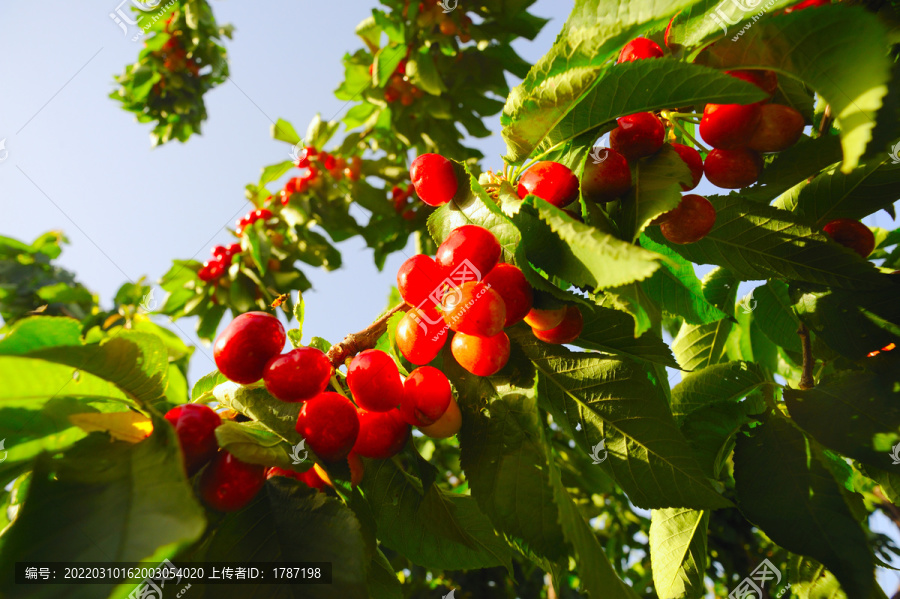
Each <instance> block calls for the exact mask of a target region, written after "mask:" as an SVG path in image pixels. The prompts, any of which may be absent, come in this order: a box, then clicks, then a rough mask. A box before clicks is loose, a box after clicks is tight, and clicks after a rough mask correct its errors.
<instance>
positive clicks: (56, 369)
mask: <svg viewBox="0 0 900 599" xmlns="http://www.w3.org/2000/svg"><path fill="white" fill-rule="evenodd" d="M0 380H2V381H3V385H2V386H0V407H2V408H23V409H27V410H40V409H41V407H42V406H43V405H44V404H45V403H46V402H47V401H48V400H49V399H50V398H53V397H76V398H79V397H80V398H86V399H90V400H92V401H93V400H95V399H100V400H104V399H105V400H112V401H119V402H122V403H126V402H128V396H127V395H126V394H125V392H124V391H122V390H121V389H120V388H119V387H117V386H116V385H114V384H113V383H111V382H109V381H105V380H103V379H102V378H100V377H98V376H95V375H93V374H91V373H89V372H80V371H79V370H78V369H76V368H73V367H71V366H67V365H65V364H55V363H53V362H47V361H44V360H40V359H36V358H30V357H18V356H3V357H0Z"/></svg>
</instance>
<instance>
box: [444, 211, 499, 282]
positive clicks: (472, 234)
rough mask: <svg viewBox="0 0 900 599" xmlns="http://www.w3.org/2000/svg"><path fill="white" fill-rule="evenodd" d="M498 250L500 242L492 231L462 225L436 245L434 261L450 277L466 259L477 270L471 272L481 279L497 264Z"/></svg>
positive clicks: (475, 226)
mask: <svg viewBox="0 0 900 599" xmlns="http://www.w3.org/2000/svg"><path fill="white" fill-rule="evenodd" d="M500 252H501V248H500V242H498V241H497V238H496V237H494V234H493V233H491V232H490V231H488V230H487V229H485V228H483V227H479V226H478V225H463V226H461V227H457V228H455V229H454V230H453V231H452V232H451V233H450V235H448V236H447V239H445V240H444V243H442V244H441V245H440V246H439V247H438V249H437V255H436V256H435V262H437V265H438V266H439V267H440V268H441V269H442V270H443V272H444V276H447V277H451V279H452V276H451V275H453V273H455V272H458V269H460V267H461V266H463V265H464V263H465V261H466V260H468V261H469V263H470V264H471V266H472V267H473V268H474V269H475V270H476V271H477V272H475V273H472V274H474V276H475V277H476V278H477V279H481V278H482V277H484V276H486V275H487V274H488V273H489V272H490V271H491V269H492V268H494V266H496V265H497V261H498V260H499V259H500ZM460 270H461V269H460ZM458 274H461V273H458ZM470 278H471V277H470ZM454 282H457V281H456V280H454Z"/></svg>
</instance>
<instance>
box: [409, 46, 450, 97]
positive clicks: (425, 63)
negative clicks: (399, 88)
mask: <svg viewBox="0 0 900 599" xmlns="http://www.w3.org/2000/svg"><path fill="white" fill-rule="evenodd" d="M406 76H407V77H408V78H409V82H410V83H412V84H413V85H415V86H416V87H419V88H421V89H422V90H424V91H425V92H426V93H429V94H431V95H432V96H439V95H441V94H442V93H443V92H445V91H446V90H447V86H445V85H444V82H443V81H442V80H441V75H440V73H438V70H437V67H436V66H435V64H434V57H433V56H432V55H431V52H429V51H428V49H427V48H424V47H423V48H422V49H420V50H419V52H418V53H416V54H415V55H413V56H411V57H410V59H409V62H407V63H406Z"/></svg>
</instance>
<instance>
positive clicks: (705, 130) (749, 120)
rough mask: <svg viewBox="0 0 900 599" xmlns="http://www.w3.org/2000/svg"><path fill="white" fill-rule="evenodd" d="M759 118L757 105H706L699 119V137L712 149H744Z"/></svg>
mask: <svg viewBox="0 0 900 599" xmlns="http://www.w3.org/2000/svg"><path fill="white" fill-rule="evenodd" d="M760 118H762V111H761V106H760V105H759V104H746V105H745V104H707V105H706V108H704V109H703V118H702V119H700V136H701V137H702V138H703V141H705V142H706V143H708V144H709V145H711V146H712V147H714V148H719V149H722V150H737V149H739V148H744V147H746V146H747V144H748V143H750V138H751V137H753V133H754V131H756V128H757V126H759V121H760Z"/></svg>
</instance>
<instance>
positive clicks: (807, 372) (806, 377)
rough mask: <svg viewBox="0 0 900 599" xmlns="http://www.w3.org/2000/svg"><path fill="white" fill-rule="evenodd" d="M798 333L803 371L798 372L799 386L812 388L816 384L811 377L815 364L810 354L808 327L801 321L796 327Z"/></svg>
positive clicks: (810, 344) (810, 345)
mask: <svg viewBox="0 0 900 599" xmlns="http://www.w3.org/2000/svg"><path fill="white" fill-rule="evenodd" d="M797 334H798V335H800V343H801V345H802V347H803V372H802V373H801V374H800V388H801V389H812V388H813V387H815V386H816V380H815V379H814V378H813V367H814V366H815V364H816V360H815V358H813V355H812V341H811V340H810V338H809V329H807V328H806V325H805V324H803V323H802V322H801V323H800V328H798V329H797Z"/></svg>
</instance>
